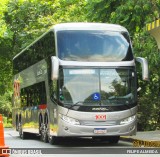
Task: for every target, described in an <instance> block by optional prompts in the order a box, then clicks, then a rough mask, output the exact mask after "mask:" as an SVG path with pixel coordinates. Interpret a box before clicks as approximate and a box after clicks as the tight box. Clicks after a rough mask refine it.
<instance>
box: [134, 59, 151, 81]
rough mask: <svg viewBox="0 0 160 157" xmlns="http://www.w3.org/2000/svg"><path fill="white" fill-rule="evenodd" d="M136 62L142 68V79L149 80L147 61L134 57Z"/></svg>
mask: <svg viewBox="0 0 160 157" xmlns="http://www.w3.org/2000/svg"><path fill="white" fill-rule="evenodd" d="M136 61H137V62H139V63H141V66H142V79H143V80H146V81H148V80H149V70H148V61H147V60H146V59H145V58H141V57H136Z"/></svg>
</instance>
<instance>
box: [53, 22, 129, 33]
mask: <svg viewBox="0 0 160 157" xmlns="http://www.w3.org/2000/svg"><path fill="white" fill-rule="evenodd" d="M51 29H52V30H54V31H55V32H56V31H60V30H108V31H117V32H121V31H124V32H128V31H127V29H126V28H124V27H122V26H120V25H117V24H106V23H87V22H86V23H85V22H84V23H79V22H78V23H61V24H57V25H55V26H53V27H52V28H51Z"/></svg>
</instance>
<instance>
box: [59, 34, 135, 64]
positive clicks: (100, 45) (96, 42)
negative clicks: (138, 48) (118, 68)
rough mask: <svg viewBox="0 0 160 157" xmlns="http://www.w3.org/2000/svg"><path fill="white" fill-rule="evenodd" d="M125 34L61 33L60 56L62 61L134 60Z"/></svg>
mask: <svg viewBox="0 0 160 157" xmlns="http://www.w3.org/2000/svg"><path fill="white" fill-rule="evenodd" d="M123 34H124V33H123ZM123 34H121V33H120V32H109V31H59V32H57V38H58V40H57V41H58V56H59V58H60V59H62V60H81V61H102V62H103V61H122V60H132V59H133V55H132V50H131V46H130V41H129V40H128V39H129V37H128V36H127V35H128V34H126V33H125V36H124V35H123ZM126 36H127V38H126Z"/></svg>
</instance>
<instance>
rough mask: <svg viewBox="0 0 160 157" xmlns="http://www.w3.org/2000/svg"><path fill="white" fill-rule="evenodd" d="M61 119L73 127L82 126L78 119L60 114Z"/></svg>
mask: <svg viewBox="0 0 160 157" xmlns="http://www.w3.org/2000/svg"><path fill="white" fill-rule="evenodd" d="M59 115H60V117H61V119H62V120H63V121H65V122H67V123H70V124H72V125H80V122H79V121H78V120H77V119H74V118H71V117H67V116H65V115H62V114H59Z"/></svg>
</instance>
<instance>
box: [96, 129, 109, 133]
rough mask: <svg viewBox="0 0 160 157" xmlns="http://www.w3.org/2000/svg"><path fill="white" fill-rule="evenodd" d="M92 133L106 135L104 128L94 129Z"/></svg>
mask: <svg viewBox="0 0 160 157" xmlns="http://www.w3.org/2000/svg"><path fill="white" fill-rule="evenodd" d="M94 133H95V134H106V133H107V129H105V128H95V129H94Z"/></svg>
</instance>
